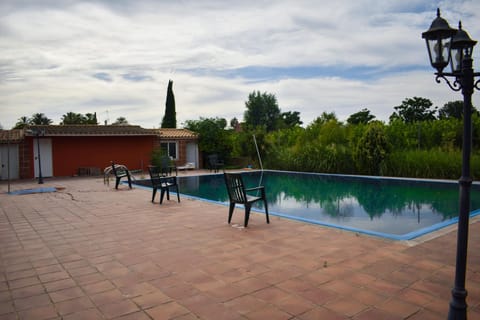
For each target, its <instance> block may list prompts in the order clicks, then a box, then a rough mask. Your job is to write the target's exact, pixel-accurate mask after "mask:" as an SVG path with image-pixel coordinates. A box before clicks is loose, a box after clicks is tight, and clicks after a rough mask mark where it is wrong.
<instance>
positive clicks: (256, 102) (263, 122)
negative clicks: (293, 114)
mask: <svg viewBox="0 0 480 320" xmlns="http://www.w3.org/2000/svg"><path fill="white" fill-rule="evenodd" d="M245 107H246V108H247V110H246V111H245V113H244V115H243V117H244V121H245V124H246V125H247V127H248V128H250V129H255V128H257V127H265V130H267V132H269V131H273V130H276V129H277V128H278V124H279V120H280V108H279V107H278V103H277V98H276V97H275V95H273V94H269V93H266V92H264V93H260V91H254V92H252V93H250V94H249V95H248V101H246V102H245Z"/></svg>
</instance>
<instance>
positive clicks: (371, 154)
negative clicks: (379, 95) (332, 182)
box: [354, 121, 389, 175]
mask: <svg viewBox="0 0 480 320" xmlns="http://www.w3.org/2000/svg"><path fill="white" fill-rule="evenodd" d="M388 152H389V143H388V141H387V135H386V133H385V128H384V125H383V124H382V123H381V122H378V121H376V122H372V123H371V124H369V125H368V126H367V128H366V130H365V131H364V132H363V134H362V136H361V138H360V139H359V140H358V143H357V145H356V146H355V151H354V159H355V160H356V164H357V168H358V170H359V172H360V173H365V174H369V175H380V174H381V170H380V168H381V166H382V163H383V160H385V158H386V157H387V155H388Z"/></svg>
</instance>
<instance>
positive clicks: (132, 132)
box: [25, 125, 155, 136]
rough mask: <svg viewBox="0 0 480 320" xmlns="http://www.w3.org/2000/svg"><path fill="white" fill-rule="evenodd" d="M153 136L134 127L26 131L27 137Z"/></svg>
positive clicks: (35, 128) (43, 127) (39, 127)
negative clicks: (37, 133)
mask: <svg viewBox="0 0 480 320" xmlns="http://www.w3.org/2000/svg"><path fill="white" fill-rule="evenodd" d="M37 131H41V132H42V134H43V135H44V136H152V135H155V133H153V132H152V131H151V130H148V129H144V128H142V127H140V126H132V125H118V126H117V125H109V126H102V125H35V126H28V127H27V128H26V129H25V135H26V136H35V135H36V133H35V132H37Z"/></svg>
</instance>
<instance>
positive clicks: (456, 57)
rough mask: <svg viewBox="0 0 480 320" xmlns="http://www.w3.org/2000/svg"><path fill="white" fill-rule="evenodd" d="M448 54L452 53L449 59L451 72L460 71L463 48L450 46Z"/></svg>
mask: <svg viewBox="0 0 480 320" xmlns="http://www.w3.org/2000/svg"><path fill="white" fill-rule="evenodd" d="M450 54H451V55H452V58H451V60H450V66H451V67H452V72H453V73H457V72H460V71H462V61H463V50H462V49H461V48H452V50H451V53H450Z"/></svg>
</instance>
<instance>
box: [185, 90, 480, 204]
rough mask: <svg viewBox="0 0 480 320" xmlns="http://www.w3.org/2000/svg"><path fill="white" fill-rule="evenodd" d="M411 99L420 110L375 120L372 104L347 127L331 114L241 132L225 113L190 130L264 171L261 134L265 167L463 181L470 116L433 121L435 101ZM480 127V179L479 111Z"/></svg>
mask: <svg viewBox="0 0 480 320" xmlns="http://www.w3.org/2000/svg"><path fill="white" fill-rule="evenodd" d="M258 96H261V94H260V93H259V92H256V93H255V97H258ZM403 103H404V105H412V104H413V105H415V104H417V103H418V105H419V106H420V107H419V108H416V107H415V108H413V109H412V110H410V111H413V112H412V113H411V114H410V113H409V112H410V111H408V112H407V110H406V109H401V108H398V109H397V111H405V113H401V115H402V117H403V118H402V117H400V116H399V115H398V114H397V117H394V118H392V119H391V121H390V123H389V124H384V123H382V122H380V121H372V119H373V118H372V117H373V116H372V115H370V113H369V111H368V109H362V110H361V111H360V112H357V113H355V114H353V115H352V116H351V117H350V118H349V120H350V121H347V123H346V124H343V123H342V122H340V121H339V120H338V119H337V117H336V115H335V113H333V112H332V113H329V112H323V113H322V114H321V115H320V116H319V117H318V118H316V119H315V120H314V121H313V122H311V123H310V124H309V125H308V126H306V128H303V127H301V126H299V125H293V126H290V127H289V126H279V127H277V129H275V130H271V131H269V130H267V126H263V125H258V126H256V127H251V126H242V130H241V131H239V132H237V131H235V130H231V129H229V130H227V129H226V121H225V119H220V118H210V119H204V118H201V119H200V120H197V121H187V126H186V127H187V128H188V129H191V130H192V131H195V132H199V133H200V150H201V151H202V152H203V153H204V154H209V153H219V154H221V155H222V157H223V159H225V160H227V161H228V159H229V158H230V159H232V158H235V159H236V160H238V159H241V160H242V163H248V164H253V165H254V167H256V168H258V167H259V164H258V157H257V152H256V149H255V144H254V142H253V135H255V137H256V140H257V143H258V147H259V151H260V154H261V158H262V162H263V167H264V168H268V169H278V170H292V171H305V172H324V173H341V174H369V175H379V174H381V175H387V176H403V177H417V178H436V179H457V178H458V176H459V175H460V172H461V170H460V169H461V156H462V155H461V147H462V132H463V120H459V119H457V117H455V116H442V117H441V118H439V119H435V118H434V117H433V119H432V118H431V115H433V113H432V112H433V111H432V110H429V107H431V104H430V103H429V100H428V99H424V98H418V97H415V98H413V99H406V100H404V102H403ZM422 106H424V107H426V109H422ZM418 111H421V112H418ZM288 114H290V115H291V116H294V115H295V114H296V113H294V112H291V113H288ZM422 114H423V116H419V115H422ZM411 115H413V116H411ZM429 115H430V116H429ZM408 119H410V120H408ZM412 119H417V120H415V121H414V120H412ZM418 119H422V120H421V121H419V120H418ZM234 123H236V122H234ZM231 124H232V122H231ZM235 126H236V124H235ZM232 127H233V126H232ZM472 129H473V130H472V138H473V154H472V158H471V161H472V165H471V167H472V174H473V176H474V177H480V153H479V152H478V147H479V146H480V115H479V114H478V113H477V112H473V114H472ZM379 205H380V204H379V203H377V204H374V206H379Z"/></svg>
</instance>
